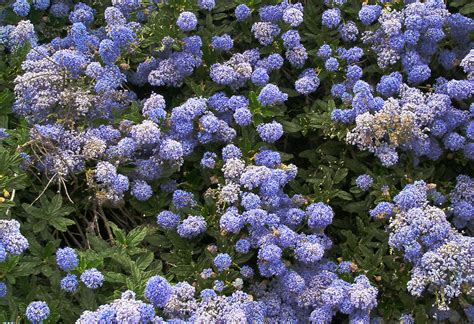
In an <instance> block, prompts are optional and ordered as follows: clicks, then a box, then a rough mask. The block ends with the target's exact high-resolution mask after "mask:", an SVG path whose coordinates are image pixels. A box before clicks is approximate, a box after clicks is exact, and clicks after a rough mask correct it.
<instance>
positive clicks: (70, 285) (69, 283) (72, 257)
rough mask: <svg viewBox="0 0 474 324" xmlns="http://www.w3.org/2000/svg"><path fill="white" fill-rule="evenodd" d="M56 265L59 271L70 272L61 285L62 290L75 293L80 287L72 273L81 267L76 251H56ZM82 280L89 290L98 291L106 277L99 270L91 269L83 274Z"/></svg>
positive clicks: (69, 249) (68, 249)
mask: <svg viewBox="0 0 474 324" xmlns="http://www.w3.org/2000/svg"><path fill="white" fill-rule="evenodd" d="M56 264H57V265H58V268H59V269H61V270H63V271H66V272H68V274H67V275H66V276H64V277H63V278H62V279H61V281H60V283H59V285H60V287H61V289H62V290H64V291H66V292H68V293H74V292H75V291H76V290H77V288H78V286H79V280H78V279H77V276H76V275H75V274H73V273H71V272H73V271H74V270H76V269H77V267H78V266H79V258H78V256H77V253H76V251H75V250H74V249H72V248H70V247H65V248H61V249H58V250H57V251H56ZM80 280H81V281H82V282H83V283H84V285H85V286H86V287H87V288H90V289H97V288H99V287H101V286H102V284H103V282H104V275H103V274H102V273H101V272H100V271H99V270H97V269H95V268H91V269H87V270H85V271H84V272H82V274H81V276H80Z"/></svg>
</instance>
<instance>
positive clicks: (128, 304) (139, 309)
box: [76, 290, 159, 324]
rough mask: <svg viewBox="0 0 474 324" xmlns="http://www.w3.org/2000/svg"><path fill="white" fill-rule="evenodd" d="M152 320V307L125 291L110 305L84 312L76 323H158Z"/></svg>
mask: <svg viewBox="0 0 474 324" xmlns="http://www.w3.org/2000/svg"><path fill="white" fill-rule="evenodd" d="M154 320H155V309H154V308H153V306H152V305H150V304H147V303H144V302H142V301H139V300H136V299H135V293H134V292H133V291H130V290H127V291H126V292H124V293H122V296H121V297H120V298H119V299H115V300H114V301H113V302H111V303H110V304H107V305H102V306H100V307H99V308H98V309H97V310H96V311H85V312H84V313H82V315H81V317H80V318H79V319H78V320H77V321H76V323H77V324H89V323H96V324H99V323H150V322H152V323H159V322H158V321H154Z"/></svg>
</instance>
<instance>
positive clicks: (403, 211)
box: [377, 176, 474, 310]
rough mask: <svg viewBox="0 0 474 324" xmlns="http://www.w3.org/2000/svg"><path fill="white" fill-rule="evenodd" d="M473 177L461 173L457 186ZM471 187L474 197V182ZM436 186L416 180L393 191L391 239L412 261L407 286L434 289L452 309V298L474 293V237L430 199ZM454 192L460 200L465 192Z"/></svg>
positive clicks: (444, 306)
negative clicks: (473, 253)
mask: <svg viewBox="0 0 474 324" xmlns="http://www.w3.org/2000/svg"><path fill="white" fill-rule="evenodd" d="M468 181H471V184H472V179H470V178H469V177H467V176H459V178H458V187H457V189H458V190H459V189H460V188H461V187H462V186H463V185H465V184H467V182H468ZM468 186H469V184H468ZM466 189H468V192H467V196H469V195H471V197H470V198H471V199H472V186H470V187H466ZM469 189H470V192H469ZM433 191H434V188H433V186H432V185H428V184H426V183H425V182H424V181H416V182H414V183H413V184H409V185H407V186H406V187H405V188H404V189H403V190H402V191H401V192H400V193H399V194H398V195H396V196H395V197H394V199H393V202H394V205H390V206H391V207H393V210H394V212H393V216H392V217H391V219H390V227H389V228H390V238H389V244H390V246H392V247H393V248H395V249H397V250H399V251H401V252H402V253H403V255H404V257H405V259H406V260H407V261H409V262H411V263H412V264H413V269H412V271H411V280H410V281H409V282H408V287H407V288H408V290H409V291H410V292H411V294H412V295H414V296H421V295H422V293H423V292H424V291H429V292H431V293H434V294H435V295H436V303H437V306H438V308H439V309H440V310H447V309H449V306H448V305H449V303H450V301H451V300H452V299H453V298H455V297H459V296H460V295H463V294H467V295H469V294H471V293H472V292H471V291H472V286H473V284H474V281H473V278H474V264H473V259H472V249H473V248H474V240H473V238H472V237H470V236H465V235H462V234H461V233H459V232H458V231H457V230H456V229H455V228H454V227H453V226H452V225H451V224H450V222H449V221H448V219H447V215H446V213H445V212H444V211H443V210H442V209H440V208H439V207H435V206H432V205H431V204H430V203H429V199H430V196H432V194H433ZM452 196H453V197H455V198H454V204H456V202H458V201H459V200H457V198H458V197H460V196H459V193H458V192H456V189H455V191H454V192H453V195H452ZM461 199H462V198H461ZM471 201H472V200H471ZM377 208H379V207H377ZM466 211H468V210H466ZM470 217H472V213H471V215H470Z"/></svg>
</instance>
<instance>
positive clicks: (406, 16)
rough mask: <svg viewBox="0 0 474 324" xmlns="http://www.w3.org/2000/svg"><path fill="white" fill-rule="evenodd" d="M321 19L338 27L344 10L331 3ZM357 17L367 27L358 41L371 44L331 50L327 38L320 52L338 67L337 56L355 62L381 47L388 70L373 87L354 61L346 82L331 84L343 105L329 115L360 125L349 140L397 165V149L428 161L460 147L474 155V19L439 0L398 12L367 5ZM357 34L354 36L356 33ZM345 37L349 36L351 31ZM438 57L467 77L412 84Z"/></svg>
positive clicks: (327, 64)
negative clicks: (473, 35) (473, 42)
mask: <svg viewBox="0 0 474 324" xmlns="http://www.w3.org/2000/svg"><path fill="white" fill-rule="evenodd" d="M338 17H339V18H338ZM322 19H323V24H324V25H326V26H328V27H330V26H333V27H334V28H335V27H337V26H338V24H339V23H340V20H341V19H340V10H339V8H333V9H328V10H327V11H326V12H325V14H323V18H322ZM359 19H360V21H361V22H362V25H363V26H362V27H361V28H365V29H366V31H365V32H363V33H360V35H362V37H361V40H362V41H363V43H364V44H366V45H369V46H370V50H366V51H365V53H364V51H363V50H362V49H361V48H357V49H356V47H352V48H350V49H344V48H342V47H339V48H337V49H336V50H334V49H333V48H331V46H329V45H327V44H324V45H323V46H321V47H320V49H319V51H318V53H317V55H318V57H319V58H321V59H322V60H323V61H324V62H325V64H324V65H325V69H326V70H327V71H329V72H332V71H336V70H338V69H340V67H339V64H338V60H337V59H336V57H334V55H335V54H336V55H338V58H339V61H340V60H341V58H342V59H344V58H347V57H352V58H354V59H355V61H352V62H353V63H355V62H357V61H358V60H359V59H360V57H362V55H364V54H366V55H370V54H372V53H376V55H377V58H378V65H379V67H380V68H382V69H383V73H384V75H382V76H381V78H380V79H379V82H378V84H377V85H376V87H375V89H374V88H372V86H370V85H369V84H368V83H367V82H365V81H362V69H360V68H359V67H358V66H357V65H355V64H352V65H349V66H347V68H346V71H345V74H344V79H345V80H344V81H343V82H339V83H335V84H334V85H333V87H332V89H331V94H332V95H333V96H334V97H336V98H338V99H340V100H341V103H342V107H344V108H338V109H335V110H333V111H332V115H331V117H332V119H333V120H334V121H336V122H339V123H343V124H354V123H355V128H353V129H351V130H350V132H348V134H347V142H348V143H350V144H353V145H356V146H357V147H358V148H359V149H360V150H367V151H369V152H372V153H374V154H375V155H376V156H377V157H378V158H379V160H380V161H381V163H382V164H383V165H384V166H393V165H394V164H396V163H397V162H398V160H399V153H400V151H405V152H410V153H412V154H414V155H415V156H416V157H421V156H425V157H427V158H429V159H431V160H437V159H439V158H440V156H441V155H442V154H443V152H445V151H448V152H457V151H460V152H461V151H462V152H463V153H464V156H465V157H466V158H467V159H469V160H472V159H474V155H473V154H474V143H473V142H472V136H471V135H472V134H471V131H470V128H469V127H470V123H471V120H472V115H473V111H472V109H473V108H472V107H471V108H470V109H466V104H467V105H468V106H469V102H470V101H469V100H471V99H472V96H473V95H474V83H473V82H474V81H473V78H472V77H473V75H472V70H473V66H472V64H469V62H470V61H472V54H470V51H469V50H470V42H469V36H468V35H469V32H470V31H472V30H474V23H473V20H472V19H470V18H467V17H464V16H462V15H460V14H451V13H449V11H448V10H447V9H446V6H445V4H444V3H443V2H442V1H428V2H414V3H410V4H407V5H405V6H403V8H402V9H401V10H396V9H393V10H382V7H381V6H380V5H363V6H362V8H361V10H360V11H359ZM346 25H347V24H346ZM369 25H370V26H369ZM341 26H342V25H341ZM365 26H368V27H365ZM374 26H376V27H377V28H374ZM339 29H340V31H341V30H342V29H344V28H339ZM353 34H354V35H355V36H354V40H356V39H357V37H358V36H357V35H358V33H356V32H355V31H354V33H353ZM351 35H352V34H351ZM340 37H341V38H342V39H343V40H344V39H345V38H347V37H348V35H347V31H346V35H345V36H344V35H343V34H342V33H341V35H340ZM448 40H449V41H450V42H452V46H451V48H449V49H448V48H443V47H442V44H444V41H448ZM441 41H443V42H441ZM349 52H352V54H350V53H349ZM354 54H355V55H356V56H355V57H354V56H353V55H354ZM436 58H438V61H439V62H437V61H436V60H435V59H436ZM397 62H401V65H402V67H403V71H401V72H402V73H400V71H397V70H395V68H397V66H396V65H395V63H397ZM460 62H461V63H460ZM436 63H438V64H439V65H441V67H442V68H444V69H446V70H452V69H454V68H456V67H457V66H459V67H462V68H463V69H464V72H465V73H466V76H467V78H466V79H451V80H449V79H445V78H444V77H439V78H437V79H436V80H434V81H435V82H434V85H433V87H432V89H430V90H429V91H424V90H422V88H415V87H414V85H419V84H423V83H426V82H428V81H429V79H430V78H431V77H432V73H431V68H430V66H434V65H435V64H436ZM335 78H336V80H337V79H338V78H340V76H339V75H336V76H335ZM346 107H347V108H346Z"/></svg>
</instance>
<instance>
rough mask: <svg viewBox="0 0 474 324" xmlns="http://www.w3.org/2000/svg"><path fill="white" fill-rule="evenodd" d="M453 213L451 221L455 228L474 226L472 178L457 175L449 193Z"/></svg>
mask: <svg viewBox="0 0 474 324" xmlns="http://www.w3.org/2000/svg"><path fill="white" fill-rule="evenodd" d="M449 198H450V200H451V209H452V213H453V215H454V219H453V220H452V222H453V223H454V225H455V226H456V227H457V228H464V227H466V228H468V229H473V228H474V179H473V178H471V177H469V176H467V175H459V176H458V177H457V179H456V186H455V187H454V189H453V191H451V193H450V194H449Z"/></svg>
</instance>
